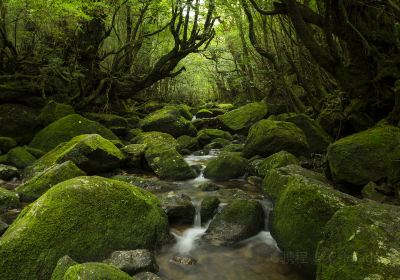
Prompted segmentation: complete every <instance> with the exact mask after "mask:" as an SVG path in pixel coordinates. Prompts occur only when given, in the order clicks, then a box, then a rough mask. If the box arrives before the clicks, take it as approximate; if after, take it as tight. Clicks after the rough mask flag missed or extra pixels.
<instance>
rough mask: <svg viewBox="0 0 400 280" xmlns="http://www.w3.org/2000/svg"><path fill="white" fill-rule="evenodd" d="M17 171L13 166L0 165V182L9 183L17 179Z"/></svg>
mask: <svg viewBox="0 0 400 280" xmlns="http://www.w3.org/2000/svg"><path fill="white" fill-rule="evenodd" d="M19 175H20V174H19V171H18V169H17V168H16V167H14V166H9V165H4V164H0V180H4V181H9V180H11V179H13V178H18V177H19Z"/></svg>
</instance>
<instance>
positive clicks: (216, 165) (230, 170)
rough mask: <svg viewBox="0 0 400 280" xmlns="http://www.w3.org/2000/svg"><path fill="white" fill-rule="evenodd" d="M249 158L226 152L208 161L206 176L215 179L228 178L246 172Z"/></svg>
mask: <svg viewBox="0 0 400 280" xmlns="http://www.w3.org/2000/svg"><path fill="white" fill-rule="evenodd" d="M246 168H247V160H246V159H245V158H242V157H241V156H239V155H237V154H235V153H229V152H224V153H221V154H219V155H218V157H216V158H215V159H212V160H211V161H209V162H208V164H207V166H206V169H205V170H204V177H206V178H209V179H214V180H227V179H233V178H238V177H241V176H243V175H244V174H245V173H246Z"/></svg>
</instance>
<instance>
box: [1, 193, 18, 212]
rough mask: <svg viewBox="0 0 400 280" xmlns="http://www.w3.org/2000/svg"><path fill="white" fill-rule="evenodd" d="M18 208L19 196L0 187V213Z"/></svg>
mask: <svg viewBox="0 0 400 280" xmlns="http://www.w3.org/2000/svg"><path fill="white" fill-rule="evenodd" d="M18 207H19V196H18V194H17V193H16V192H13V191H9V190H6V189H3V188H2V187H0V213H3V212H5V211H7V210H8V209H12V208H18Z"/></svg>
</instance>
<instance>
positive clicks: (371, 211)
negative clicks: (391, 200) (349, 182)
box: [316, 203, 400, 280]
mask: <svg viewBox="0 0 400 280" xmlns="http://www.w3.org/2000/svg"><path fill="white" fill-rule="evenodd" d="M324 232H325V234H324V238H323V240H322V242H321V243H320V244H319V246H318V250H317V254H316V259H317V279H318V280H331V279H346V280H358V279H381V280H383V279H385V280H386V279H388V280H389V279H393V280H394V279H398V277H399V272H400V262H399V259H400V253H399V252H400V210H399V207H396V206H390V205H384V204H378V203H362V204H359V205H356V206H351V207H344V208H342V209H341V210H339V211H338V212H336V214H335V215H334V216H333V217H332V219H331V220H330V221H329V222H328V223H327V225H326V227H325V229H324Z"/></svg>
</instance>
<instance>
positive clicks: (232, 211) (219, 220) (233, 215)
mask: <svg viewBox="0 0 400 280" xmlns="http://www.w3.org/2000/svg"><path fill="white" fill-rule="evenodd" d="M263 229H264V210H263V208H262V206H261V205H260V203H258V202H257V201H254V200H234V201H232V202H231V203H230V204H228V205H227V206H225V207H224V208H223V209H222V210H221V212H219V213H218V214H217V215H216V216H215V218H214V219H213V220H212V221H211V224H210V226H209V227H208V229H207V231H206V234H205V235H204V237H203V238H204V239H206V240H208V241H211V242H212V243H215V244H219V245H233V244H235V243H237V242H240V241H242V240H244V239H247V238H249V237H251V236H253V235H256V234H257V233H258V232H259V231H261V230H263Z"/></svg>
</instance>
